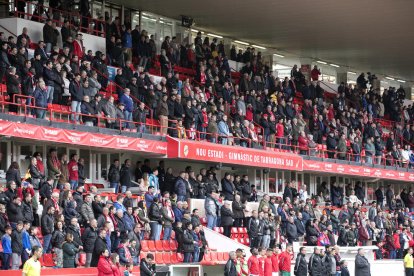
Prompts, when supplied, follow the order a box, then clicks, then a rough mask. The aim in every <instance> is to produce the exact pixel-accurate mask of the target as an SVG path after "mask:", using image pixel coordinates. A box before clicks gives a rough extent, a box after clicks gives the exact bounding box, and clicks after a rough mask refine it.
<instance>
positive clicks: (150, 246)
mask: <svg viewBox="0 0 414 276" xmlns="http://www.w3.org/2000/svg"><path fill="white" fill-rule="evenodd" d="M148 250H149V251H152V252H154V251H157V250H156V248H155V242H154V241H152V240H149V241H148Z"/></svg>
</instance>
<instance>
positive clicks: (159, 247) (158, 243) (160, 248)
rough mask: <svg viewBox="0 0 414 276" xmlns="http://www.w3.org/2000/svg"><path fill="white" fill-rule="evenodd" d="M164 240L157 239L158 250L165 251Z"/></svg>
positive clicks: (156, 246)
mask: <svg viewBox="0 0 414 276" xmlns="http://www.w3.org/2000/svg"><path fill="white" fill-rule="evenodd" d="M162 242H163V241H162V240H159V241H155V249H157V251H164V246H163V243H162Z"/></svg>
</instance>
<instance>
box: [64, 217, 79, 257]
mask: <svg viewBox="0 0 414 276" xmlns="http://www.w3.org/2000/svg"><path fill="white" fill-rule="evenodd" d="M69 233H70V234H72V235H73V244H74V245H75V246H76V248H78V249H79V250H81V249H83V243H82V239H81V233H80V227H79V223H78V219H77V218H72V219H71V220H70V225H69V226H68V228H66V234H69Z"/></svg>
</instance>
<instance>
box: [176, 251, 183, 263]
mask: <svg viewBox="0 0 414 276" xmlns="http://www.w3.org/2000/svg"><path fill="white" fill-rule="evenodd" d="M177 261H178V262H179V263H182V262H183V261H184V256H183V254H181V253H177Z"/></svg>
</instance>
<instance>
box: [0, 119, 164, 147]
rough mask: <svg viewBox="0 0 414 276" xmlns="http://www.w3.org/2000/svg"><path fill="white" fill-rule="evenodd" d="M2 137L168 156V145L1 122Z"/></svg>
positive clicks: (151, 141) (122, 137)
mask: <svg viewBox="0 0 414 276" xmlns="http://www.w3.org/2000/svg"><path fill="white" fill-rule="evenodd" d="M0 135H5V136H13V137H21V138H27V139H34V140H41V141H51V142H59V143H67V144H76V145H82V146H90V147H99V148H111V149H125V150H130V151H143V152H151V153H156V154H160V155H165V154H167V143H166V142H161V141H153V140H146V139H140V138H132V137H125V136H112V135H107V134H99V133H89V132H82V131H76V130H67V129H58V128H51V127H42V126H36V125H29V124H22V123H15V122H7V121H0Z"/></svg>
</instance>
